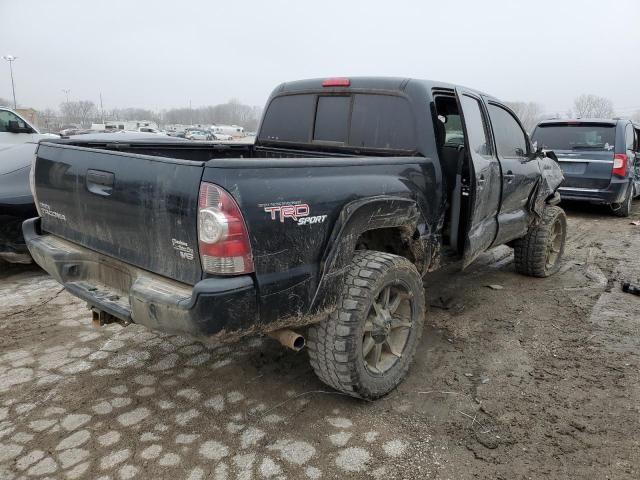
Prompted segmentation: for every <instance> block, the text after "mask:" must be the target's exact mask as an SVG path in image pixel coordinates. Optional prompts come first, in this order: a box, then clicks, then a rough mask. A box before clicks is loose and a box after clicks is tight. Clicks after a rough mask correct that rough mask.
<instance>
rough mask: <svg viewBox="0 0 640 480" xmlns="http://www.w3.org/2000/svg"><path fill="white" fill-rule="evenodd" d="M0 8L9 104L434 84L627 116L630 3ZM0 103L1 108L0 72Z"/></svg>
mask: <svg viewBox="0 0 640 480" xmlns="http://www.w3.org/2000/svg"><path fill="white" fill-rule="evenodd" d="M524 4H525V2H521V1H509V0H456V1H445V0H440V1H427V0H424V1H420V0H413V1H410V0H385V1H377V0H367V1H348V0H343V1H334V0H323V1H314V2H309V1H305V0H297V1H294V0H263V1H260V0H226V1H224V2H222V1H198V0H190V1H177V0H172V1H171V0H170V1H166V0H153V1H149V0H144V1H140V0H137V1H118V0H108V1H100V0H93V1H82V0H64V1H62V0H60V1H57V0H42V1H30V0H20V1H17V0H0V50H1V51H0V54H1V55H6V54H11V55H15V56H17V57H18V59H17V60H16V61H15V63H14V67H15V69H14V73H15V81H16V96H17V100H18V103H20V104H22V105H25V106H33V107H35V108H45V107H53V108H55V107H57V106H58V104H59V103H60V102H61V101H62V100H64V98H65V94H64V93H63V92H62V90H63V89H70V90H71V94H70V96H71V99H74V100H79V99H88V100H93V101H94V102H96V103H98V102H99V92H102V96H103V99H104V103H105V105H104V106H105V109H109V108H114V107H142V108H152V109H161V108H170V107H176V106H185V105H188V104H189V101H191V102H192V104H193V106H194V107H196V106H202V105H210V104H216V103H221V102H225V101H227V100H228V99H230V98H232V97H235V98H238V99H240V100H241V101H242V102H245V103H249V104H252V105H262V104H263V103H264V101H265V100H266V97H267V96H268V94H269V92H270V91H271V89H272V88H273V87H274V86H276V85H277V84H278V83H280V82H283V81H286V80H294V79H300V78H308V77H326V76H350V75H352V76H355V75H392V76H407V77H417V78H427V79H435V80H444V81H448V82H454V83H460V84H463V85H467V86H469V87H474V88H477V89H480V90H483V91H485V92H487V93H490V94H492V95H495V96H497V97H499V98H501V99H503V100H523V101H537V102H540V103H541V104H543V106H544V109H545V111H546V112H560V113H564V112H565V111H566V110H567V108H569V107H570V106H571V104H572V101H573V98H574V97H575V96H577V95H579V94H581V93H594V94H597V95H602V96H606V97H609V98H611V99H612V100H613V102H614V106H615V108H616V111H617V112H618V113H619V114H623V115H624V114H631V113H633V111H635V110H640V0H608V1H602V0H599V1H591V0H582V1H580V0H529V1H528V2H526V4H527V8H524V7H523V6H522V5H524ZM0 97H5V98H11V83H10V78H9V68H8V65H7V64H6V62H0Z"/></svg>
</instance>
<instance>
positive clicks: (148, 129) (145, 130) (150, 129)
mask: <svg viewBox="0 0 640 480" xmlns="http://www.w3.org/2000/svg"><path fill="white" fill-rule="evenodd" d="M138 132H140V133H154V134H156V135H167V132H164V131H162V130H158V129H157V128H153V127H140V128H138Z"/></svg>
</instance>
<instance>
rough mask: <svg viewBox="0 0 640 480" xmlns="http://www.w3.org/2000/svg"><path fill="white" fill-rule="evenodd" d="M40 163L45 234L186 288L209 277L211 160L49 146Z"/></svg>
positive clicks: (37, 177)
mask: <svg viewBox="0 0 640 480" xmlns="http://www.w3.org/2000/svg"><path fill="white" fill-rule="evenodd" d="M37 165H38V166H37V168H36V169H35V179H34V180H35V187H36V192H37V197H38V198H37V201H38V204H39V207H40V212H41V216H42V228H43V230H44V231H46V232H50V233H52V234H54V235H57V236H59V237H62V238H64V239H66V240H69V241H71V242H74V243H76V244H79V245H82V246H84V247H87V248H89V249H91V250H94V251H96V252H99V253H102V254H104V255H107V256H110V257H114V258H117V259H119V260H122V261H124V262H126V263H129V264H132V265H135V266H137V267H139V268H142V269H145V270H148V271H151V272H154V273H158V274H160V275H163V276H165V277H169V278H172V279H174V280H177V281H180V282H184V283H188V284H194V283H195V282H197V281H198V280H200V279H201V277H202V270H201V266H200V261H199V259H198V251H197V248H198V233H197V224H196V222H197V207H198V190H199V185H200V179H201V177H202V172H203V165H204V164H203V162H198V161H186V160H177V159H171V158H160V157H150V156H146V155H137V154H131V153H119V152H110V151H104V150H96V149H91V148H83V147H76V146H70V145H55V144H50V143H43V144H40V146H39V147H38V152H37Z"/></svg>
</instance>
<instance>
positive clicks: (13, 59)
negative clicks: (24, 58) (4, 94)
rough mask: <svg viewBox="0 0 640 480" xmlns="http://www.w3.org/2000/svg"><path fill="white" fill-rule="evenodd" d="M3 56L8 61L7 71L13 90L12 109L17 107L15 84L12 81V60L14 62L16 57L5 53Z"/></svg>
mask: <svg viewBox="0 0 640 480" xmlns="http://www.w3.org/2000/svg"><path fill="white" fill-rule="evenodd" d="M2 58H4V59H5V60H6V61H7V62H9V71H10V72H11V90H12V91H13V109H14V110H15V109H16V108H18V104H17V103H16V86H15V84H14V83H13V62H15V61H16V60H17V59H18V57H14V56H13V55H5V56H3V57H2Z"/></svg>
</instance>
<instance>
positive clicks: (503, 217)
mask: <svg viewBox="0 0 640 480" xmlns="http://www.w3.org/2000/svg"><path fill="white" fill-rule="evenodd" d="M488 108H489V118H490V119H491V128H492V131H493V138H494V143H495V145H496V152H497V154H498V160H499V161H500V167H501V169H502V200H501V203H500V212H499V214H498V235H497V236H496V239H495V243H494V244H495V245H500V244H503V243H506V242H508V241H510V240H513V239H515V238H520V237H522V236H524V235H525V234H526V233H527V229H528V228H529V199H530V197H531V192H532V191H533V188H534V187H535V185H536V182H537V181H538V180H539V178H540V166H539V164H538V161H537V160H531V158H530V156H529V154H530V153H531V144H530V142H529V137H528V136H527V134H526V133H525V131H524V128H522V125H521V124H520V121H519V120H518V117H516V115H515V114H514V113H513V112H512V111H511V110H510V109H509V108H507V107H506V106H504V105H502V104H500V103H497V102H495V101H489V107H488Z"/></svg>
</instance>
